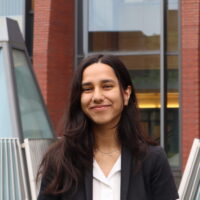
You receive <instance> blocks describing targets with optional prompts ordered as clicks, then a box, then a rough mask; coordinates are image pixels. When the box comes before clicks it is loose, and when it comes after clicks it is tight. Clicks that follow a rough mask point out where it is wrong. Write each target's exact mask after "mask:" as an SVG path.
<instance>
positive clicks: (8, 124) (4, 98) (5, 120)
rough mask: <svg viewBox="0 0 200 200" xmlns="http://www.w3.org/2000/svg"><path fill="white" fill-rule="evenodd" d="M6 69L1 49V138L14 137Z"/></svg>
mask: <svg viewBox="0 0 200 200" xmlns="http://www.w3.org/2000/svg"><path fill="white" fill-rule="evenodd" d="M5 67H8V66H5V64H4V59H3V51H2V49H1V48H0V97H1V98H0V130H1V131H0V138H8V137H14V135H13V130H12V129H13V127H12V120H11V110H10V100H9V94H8V93H9V89H8V85H7V80H6V78H7V77H6V69H5Z"/></svg>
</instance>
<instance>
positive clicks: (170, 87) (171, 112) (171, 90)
mask: <svg viewBox="0 0 200 200" xmlns="http://www.w3.org/2000/svg"><path fill="white" fill-rule="evenodd" d="M167 83H168V84H167V133H166V134H167V137H166V147H165V150H166V152H167V155H168V158H169V162H170V164H171V166H174V167H178V166H179V86H178V85H179V84H178V83H179V80H178V56H168V57H167Z"/></svg>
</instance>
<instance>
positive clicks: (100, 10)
mask: <svg viewBox="0 0 200 200" xmlns="http://www.w3.org/2000/svg"><path fill="white" fill-rule="evenodd" d="M160 2H161V1H160V0H151V1H149V0H123V1H121V0H101V1H99V0H89V51H92V52H93V51H123V50H125V51H143V50H159V49H160V21H161V20H160V19H161V14H160V10H161V9H160Z"/></svg>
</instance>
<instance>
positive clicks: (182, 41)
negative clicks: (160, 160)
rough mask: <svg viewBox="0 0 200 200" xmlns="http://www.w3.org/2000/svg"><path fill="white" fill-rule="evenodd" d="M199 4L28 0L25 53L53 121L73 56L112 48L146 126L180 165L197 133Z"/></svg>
mask: <svg viewBox="0 0 200 200" xmlns="http://www.w3.org/2000/svg"><path fill="white" fill-rule="evenodd" d="M199 7H200V0H191V1H186V0H182V1H179V0H152V1H147V0H101V1H98V0H86V1H85V0H84V1H83V0H67V1H66V0H57V1H53V0H43V1H39V0H34V2H32V7H30V8H31V9H30V10H32V11H33V12H32V13H33V14H34V18H33V19H34V26H33V29H34V31H33V55H32V58H33V64H34V70H35V73H36V76H37V78H38V81H39V84H40V87H41V90H42V94H43V97H44V99H45V102H46V105H47V108H48V111H49V114H50V118H51V120H52V123H53V126H54V129H55V130H56V129H57V127H58V126H59V121H60V119H61V117H62V114H63V112H64V110H65V107H66V105H67V97H68V88H69V87H70V80H71V77H72V74H73V70H74V69H75V68H76V67H77V66H78V63H79V62H80V60H81V59H82V58H84V57H85V56H87V55H91V54H95V53H109V54H114V55H116V56H118V57H119V58H120V59H122V61H123V62H124V63H125V64H126V66H127V67H128V69H129V72H130V74H131V77H132V80H133V84H134V86H135V89H136V92H137V97H138V103H139V108H140V110H141V120H142V123H143V127H144V129H145V132H146V134H148V135H150V136H151V137H152V138H153V139H154V140H156V141H158V142H160V144H161V145H162V146H163V147H164V148H165V150H166V153H167V156H168V158H169V162H170V164H171V166H172V168H173V169H174V171H176V170H177V171H181V170H183V169H184V166H185V163H186V161H187V158H188V155H189V151H190V148H191V145H192V141H193V139H194V138H200V132H199V131H200V127H199V126H200V120H199V118H200V101H199V98H200V88H199V86H200V85H199V82H200V77H199V75H200V73H199V70H200V65H199V62H200V61H199V53H200V49H199V45H200V43H199V37H200V36H199V28H200V23H199V22H200V21H199V20H200V16H199V15H200V11H199Z"/></svg>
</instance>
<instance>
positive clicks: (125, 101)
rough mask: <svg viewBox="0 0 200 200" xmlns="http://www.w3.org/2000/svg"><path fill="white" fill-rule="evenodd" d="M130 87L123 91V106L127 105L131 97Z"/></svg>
mask: <svg viewBox="0 0 200 200" xmlns="http://www.w3.org/2000/svg"><path fill="white" fill-rule="evenodd" d="M131 92H132V90H131V86H130V85H129V86H128V87H127V89H126V90H124V106H127V105H128V101H129V98H130V96H131Z"/></svg>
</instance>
